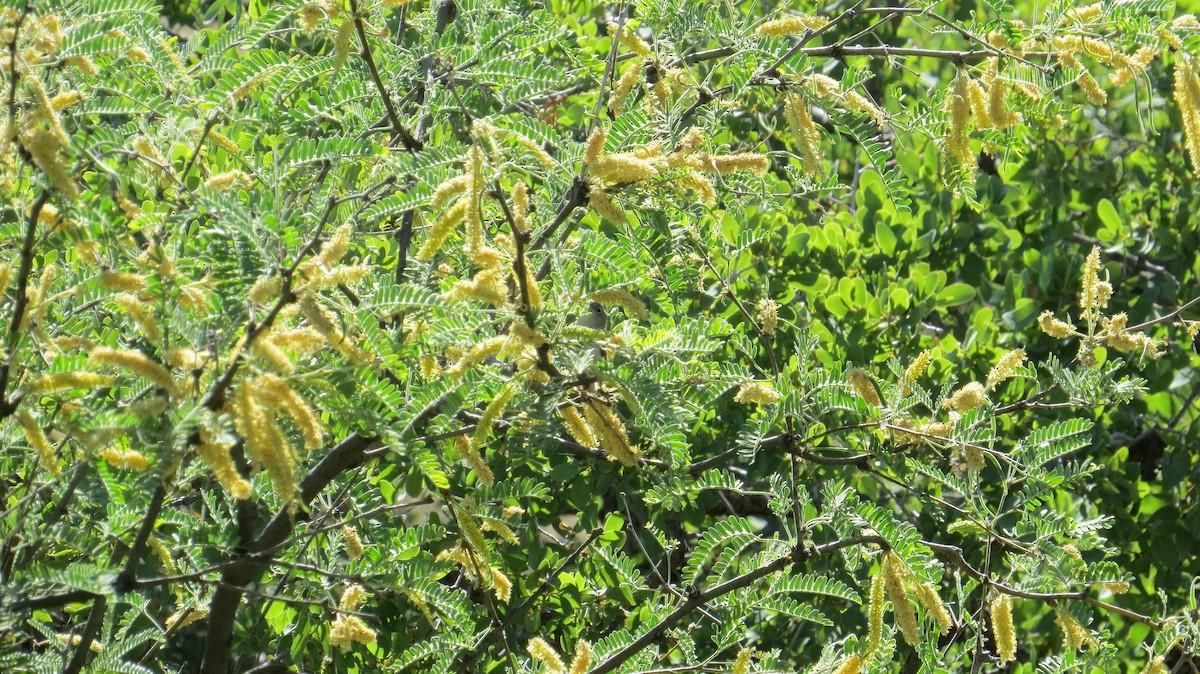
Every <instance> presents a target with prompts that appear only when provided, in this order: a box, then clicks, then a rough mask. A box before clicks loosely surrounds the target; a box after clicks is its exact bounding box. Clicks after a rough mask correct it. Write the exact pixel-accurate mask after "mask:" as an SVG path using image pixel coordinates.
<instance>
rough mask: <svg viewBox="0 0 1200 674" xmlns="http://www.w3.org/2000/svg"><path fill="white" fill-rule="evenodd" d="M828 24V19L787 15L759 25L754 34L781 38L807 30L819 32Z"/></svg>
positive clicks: (803, 15) (804, 15) (805, 15)
mask: <svg viewBox="0 0 1200 674" xmlns="http://www.w3.org/2000/svg"><path fill="white" fill-rule="evenodd" d="M827 23H829V19H826V18H824V17H820V16H809V15H807V14H789V15H787V16H785V17H782V18H779V19H774V20H771V21H767V22H766V23H764V24H762V25H760V26H759V27H758V29H757V30H755V31H754V34H755V35H757V36H758V37H783V36H787V35H795V34H797V33H803V32H805V31H809V30H819V29H820V28H821V27H822V26H824V25H825V24H827Z"/></svg>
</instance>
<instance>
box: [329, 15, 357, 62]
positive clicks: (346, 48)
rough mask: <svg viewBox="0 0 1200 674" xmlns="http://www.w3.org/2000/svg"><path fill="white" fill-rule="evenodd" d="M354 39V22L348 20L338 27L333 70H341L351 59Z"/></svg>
mask: <svg viewBox="0 0 1200 674" xmlns="http://www.w3.org/2000/svg"><path fill="white" fill-rule="evenodd" d="M353 39H354V20H353V19H346V20H345V21H343V22H342V23H341V25H339V26H338V29H337V35H336V36H335V37H334V38H333V68H334V70H340V69H341V67H342V66H343V65H345V64H346V59H347V58H349V57H350V47H351V46H352V45H351V42H353Z"/></svg>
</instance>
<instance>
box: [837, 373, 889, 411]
mask: <svg viewBox="0 0 1200 674" xmlns="http://www.w3.org/2000/svg"><path fill="white" fill-rule="evenodd" d="M846 380H847V381H849V382H850V387H851V388H853V389H854V392H855V393H857V394H858V395H859V397H861V398H862V399H863V400H865V401H866V402H867V404H868V405H872V406H874V407H880V406H882V405H883V400H882V399H881V398H880V397H879V389H877V388H875V382H873V381H871V377H870V376H869V375H867V371H866V370H864V369H862V368H857V367H856V368H854V369H853V370H850V371H848V372H847V373H846Z"/></svg>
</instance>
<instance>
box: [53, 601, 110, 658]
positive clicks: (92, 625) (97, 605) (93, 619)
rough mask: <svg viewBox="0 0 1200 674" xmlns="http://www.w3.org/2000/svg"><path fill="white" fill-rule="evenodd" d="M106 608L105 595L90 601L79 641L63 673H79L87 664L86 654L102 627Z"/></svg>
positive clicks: (88, 652)
mask: <svg viewBox="0 0 1200 674" xmlns="http://www.w3.org/2000/svg"><path fill="white" fill-rule="evenodd" d="M107 608H108V598H107V597H103V596H101V597H96V599H95V601H93V602H92V608H91V610H90V611H88V619H87V624H85V625H84V626H83V634H81V635H79V643H78V644H76V645H75V654H74V655H72V656H71V661H70V662H68V663H67V666H66V667H64V668H63V674H79V672H80V671H82V670H83V666H84V665H85V664H87V659H88V655H89V654H90V653H91V650H92V644H93V643H95V642H96V637H98V636H100V629H101V628H102V627H104V613H105V609H107Z"/></svg>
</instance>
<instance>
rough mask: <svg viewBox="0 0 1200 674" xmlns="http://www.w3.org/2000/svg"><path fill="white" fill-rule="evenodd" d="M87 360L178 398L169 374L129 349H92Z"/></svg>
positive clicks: (175, 385)
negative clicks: (118, 370)
mask: <svg viewBox="0 0 1200 674" xmlns="http://www.w3.org/2000/svg"><path fill="white" fill-rule="evenodd" d="M88 360H89V361H91V362H93V363H96V364H100V365H113V366H116V367H119V368H121V369H123V370H129V371H130V372H132V373H133V374H135V375H137V376H139V377H141V378H142V379H146V380H148V381H150V382H151V383H153V384H154V385H155V386H158V387H159V388H161V389H163V390H165V391H166V392H167V395H169V396H171V397H178V395H179V386H178V385H177V384H176V383H175V380H174V379H172V378H171V373H170V372H168V371H167V369H166V368H164V367H163V366H162V365H159V364H158V363H156V362H154V361H152V360H150V359H149V358H147V357H146V356H145V355H143V354H141V353H139V352H137V351H133V350H130V349H110V348H107V347H97V348H95V349H92V351H91V353H90V354H89V355H88Z"/></svg>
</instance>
